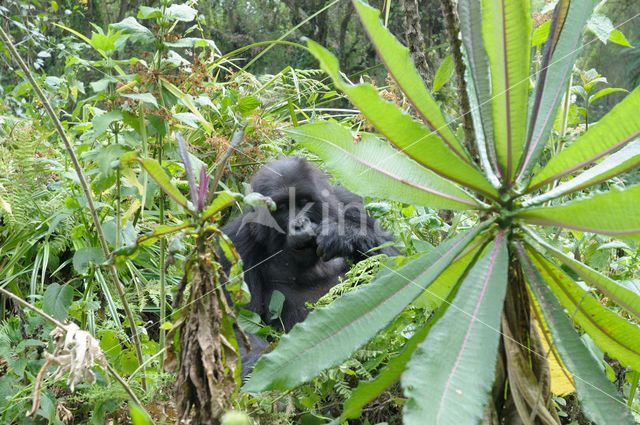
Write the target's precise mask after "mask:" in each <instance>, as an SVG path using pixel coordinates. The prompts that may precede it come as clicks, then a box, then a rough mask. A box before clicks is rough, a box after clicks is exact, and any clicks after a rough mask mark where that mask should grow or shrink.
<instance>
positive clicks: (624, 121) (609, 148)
mask: <svg viewBox="0 0 640 425" xmlns="http://www.w3.org/2000/svg"><path fill="white" fill-rule="evenodd" d="M639 110H640V87H639V88H637V89H635V90H634V91H633V92H631V94H629V95H628V96H627V97H625V99H624V100H623V101H622V102H620V103H618V104H617V105H616V106H615V107H614V108H613V109H612V110H611V112H609V113H608V114H607V115H605V116H604V117H603V118H602V119H601V120H600V121H598V123H597V124H594V125H592V126H590V127H589V130H588V131H587V132H586V133H584V134H583V135H582V136H580V137H579V138H578V139H577V140H576V141H575V142H573V143H572V144H571V145H570V146H569V147H568V148H566V149H564V150H563V151H561V152H560V153H559V154H557V155H555V156H554V157H552V158H551V159H550V160H549V162H548V163H547V164H546V165H545V167H544V168H543V169H542V170H541V171H540V172H539V173H537V174H536V175H535V176H534V177H533V179H532V180H531V183H530V185H529V189H530V190H533V189H536V188H538V187H540V186H542V185H545V184H548V183H550V182H552V181H555V180H558V179H560V178H561V177H563V176H566V175H569V174H571V173H573V172H575V171H577V170H579V169H581V168H584V167H587V166H589V165H591V164H592V163H594V162H596V161H597V160H598V159H600V158H603V157H605V156H606V155H609V154H610V153H613V152H615V151H617V150H618V149H620V148H622V147H624V146H625V145H627V144H629V143H631V142H632V141H634V140H635V139H637V138H638V137H640V114H639V113H638V111H639Z"/></svg>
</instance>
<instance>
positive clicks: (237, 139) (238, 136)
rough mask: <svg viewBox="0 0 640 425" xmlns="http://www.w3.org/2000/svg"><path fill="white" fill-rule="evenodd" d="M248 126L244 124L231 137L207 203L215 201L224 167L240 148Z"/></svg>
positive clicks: (217, 169) (217, 168) (214, 178)
mask: <svg viewBox="0 0 640 425" xmlns="http://www.w3.org/2000/svg"><path fill="white" fill-rule="evenodd" d="M246 126H247V125H246V124H242V125H241V126H240V127H239V128H238V129H237V130H236V131H235V132H234V133H233V136H232V137H231V144H230V145H229V147H228V148H227V150H226V152H225V153H224V155H223V156H222V159H220V162H219V163H218V165H217V167H216V172H215V174H214V176H213V182H212V184H211V188H210V192H209V196H208V199H207V203H209V202H211V200H212V199H213V194H214V193H215V192H216V190H217V188H218V183H220V178H221V177H222V173H223V172H224V167H225V165H226V163H227V161H228V160H229V158H231V155H232V154H233V151H235V150H236V148H237V147H238V145H239V144H240V143H241V142H242V139H244V129H245V127H246Z"/></svg>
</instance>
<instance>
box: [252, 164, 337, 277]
mask: <svg viewBox="0 0 640 425" xmlns="http://www.w3.org/2000/svg"><path fill="white" fill-rule="evenodd" d="M251 188H252V190H253V191H255V192H259V193H261V194H262V195H264V196H268V197H270V198H271V199H272V200H273V201H274V202H275V204H276V210H275V211H267V210H266V209H265V208H259V209H256V211H254V213H255V214H254V215H253V216H252V219H251V221H253V223H252V226H253V233H254V236H255V237H256V239H257V241H259V242H260V243H261V244H263V245H264V246H267V247H268V249H269V251H273V253H275V251H276V250H284V251H288V253H289V254H291V258H292V259H293V260H294V261H295V262H297V263H302V264H305V265H308V264H309V263H313V262H315V261H317V260H318V258H317V256H316V250H317V243H316V240H317V237H318V235H319V234H320V232H321V226H322V223H323V217H326V216H328V215H329V214H330V210H331V209H332V207H331V206H332V205H333V204H335V203H336V200H335V199H334V197H333V196H332V192H331V185H330V183H329V181H328V178H327V176H326V175H325V174H324V173H323V172H321V171H320V170H318V169H317V168H315V167H313V166H311V165H310V164H309V163H307V162H306V161H304V160H302V159H300V158H284V159H280V160H277V161H272V162H270V163H269V164H268V166H266V167H264V168H262V169H261V170H260V171H259V172H258V173H257V174H256V175H255V176H254V178H253V180H252V182H251Z"/></svg>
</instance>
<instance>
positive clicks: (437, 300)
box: [341, 244, 482, 420]
mask: <svg viewBox="0 0 640 425" xmlns="http://www.w3.org/2000/svg"><path fill="white" fill-rule="evenodd" d="M481 247H482V244H478V246H477V247H475V248H474V249H472V250H470V251H469V252H468V253H467V254H465V255H464V256H462V257H461V258H458V259H456V260H455V261H454V262H453V263H452V264H451V265H450V266H449V267H447V268H446V270H445V271H443V272H442V273H441V274H440V276H438V278H437V279H436V280H435V281H434V282H433V283H432V284H431V285H430V286H429V288H428V289H426V290H425V292H424V293H423V294H422V295H421V296H420V297H419V298H418V299H417V300H416V301H415V302H414V304H413V305H416V304H423V305H424V307H425V308H427V309H428V310H427V311H435V314H434V315H433V317H431V318H429V321H428V322H427V323H426V324H425V325H424V326H422V327H421V328H420V329H418V330H417V331H416V332H415V333H414V334H413V336H412V337H411V338H409V340H408V341H407V342H406V343H405V345H404V347H403V349H402V351H401V352H400V354H398V355H397V356H396V357H394V358H392V359H391V360H389V362H388V363H387V364H386V365H385V366H384V368H382V370H381V371H380V374H379V375H378V376H376V378H375V379H373V380H371V381H361V382H360V383H359V384H358V386H357V387H356V389H355V390H353V392H352V393H351V396H350V397H349V399H348V400H347V401H346V402H345V403H344V408H343V409H342V416H341V418H342V419H343V420H344V419H355V418H359V417H360V415H361V414H362V408H363V407H364V406H365V405H366V404H367V403H369V402H371V401H372V400H374V399H375V398H376V397H378V396H379V395H380V394H382V392H383V391H384V390H386V389H387V388H389V387H390V386H391V385H393V384H394V383H395V382H396V381H397V380H398V379H400V375H401V374H402V372H403V371H404V369H405V367H406V365H407V363H408V362H409V360H410V359H411V356H412V355H413V352H414V351H415V350H416V348H418V345H419V344H420V343H421V342H422V341H424V339H425V338H426V336H427V334H428V333H429V330H430V329H431V326H432V325H433V324H434V323H436V322H437V321H438V319H439V318H440V317H441V316H442V314H443V313H444V312H445V311H446V309H447V307H448V305H449V304H450V302H451V300H450V299H449V298H450V297H451V296H452V294H454V293H455V291H454V289H455V287H456V285H457V284H458V283H459V281H460V279H461V278H462V276H463V274H464V273H465V271H466V270H467V268H468V267H469V265H470V264H471V262H472V261H473V260H474V259H475V258H476V256H477V254H478V252H479V251H480V248H481ZM423 297H424V298H426V299H424V300H422V298H423ZM443 304H444V306H443Z"/></svg>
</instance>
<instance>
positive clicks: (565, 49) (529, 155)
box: [517, 0, 595, 181]
mask: <svg viewBox="0 0 640 425" xmlns="http://www.w3.org/2000/svg"><path fill="white" fill-rule="evenodd" d="M594 6H595V0H584V1H573V2H572V1H569V0H561V1H559V2H558V4H557V5H556V9H555V12H554V15H553V20H552V26H551V30H550V37H549V39H548V41H547V44H546V50H545V56H544V60H543V62H542V68H541V71H540V76H539V77H538V82H537V85H536V94H535V101H534V104H533V107H532V109H531V111H530V114H529V126H528V128H529V131H528V136H527V143H526V146H525V152H524V157H523V161H522V163H521V165H520V171H519V175H518V178H517V179H518V181H520V180H521V179H522V178H525V177H526V176H527V175H528V172H530V170H531V169H532V167H533V166H534V165H535V164H536V162H537V160H538V158H539V157H540V154H541V153H542V151H543V148H544V145H545V142H546V141H547V139H548V138H549V134H550V133H551V128H552V127H553V122H554V119H555V117H556V115H557V110H558V105H559V104H560V101H561V100H562V96H563V94H564V92H565V90H566V88H567V84H568V81H569V78H570V77H571V71H573V64H574V63H575V61H576V56H577V54H578V52H579V51H580V47H581V45H582V32H583V30H584V27H585V25H586V23H587V20H588V19H589V17H590V16H591V12H592V11H593V8H594Z"/></svg>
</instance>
